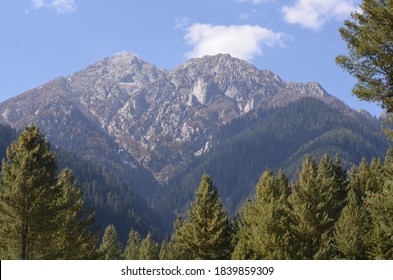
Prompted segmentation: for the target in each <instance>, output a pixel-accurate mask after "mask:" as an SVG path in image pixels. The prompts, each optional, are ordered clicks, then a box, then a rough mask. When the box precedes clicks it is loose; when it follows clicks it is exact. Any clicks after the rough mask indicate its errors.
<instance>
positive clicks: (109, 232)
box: [98, 224, 123, 260]
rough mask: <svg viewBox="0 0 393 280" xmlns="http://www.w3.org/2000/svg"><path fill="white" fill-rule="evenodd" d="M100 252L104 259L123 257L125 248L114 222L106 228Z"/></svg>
mask: <svg viewBox="0 0 393 280" xmlns="http://www.w3.org/2000/svg"><path fill="white" fill-rule="evenodd" d="M98 254H99V258H100V259H103V260H121V259H123V248H122V245H121V242H120V240H119V236H118V234H117V230H116V228H115V226H114V225H113V224H112V225H109V226H107V227H106V228H105V232H104V236H103V237H102V242H101V246H100V248H98Z"/></svg>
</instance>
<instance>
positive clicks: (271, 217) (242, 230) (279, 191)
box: [232, 169, 292, 259]
mask: <svg viewBox="0 0 393 280" xmlns="http://www.w3.org/2000/svg"><path fill="white" fill-rule="evenodd" d="M288 195H289V188H288V182H287V179H286V177H285V175H284V173H283V172H282V171H280V173H279V175H278V177H276V176H275V175H274V174H273V173H272V172H271V171H270V170H269V169H267V170H266V171H265V172H264V173H263V175H262V176H261V178H260V180H259V182H258V184H257V186H256V199H255V201H249V202H248V203H247V205H246V206H245V207H244V208H243V211H242V213H241V218H240V221H239V222H240V223H239V237H238V239H239V240H238V243H237V245H236V247H235V249H234V252H233V254H232V258H233V259H290V258H291V255H292V252H291V246H292V244H291V243H292V242H291V235H290V232H289V223H290V220H289V214H288V210H289V204H288Z"/></svg>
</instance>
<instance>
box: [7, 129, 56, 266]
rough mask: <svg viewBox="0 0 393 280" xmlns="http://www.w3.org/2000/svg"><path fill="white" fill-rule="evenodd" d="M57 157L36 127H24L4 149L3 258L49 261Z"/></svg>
mask: <svg viewBox="0 0 393 280" xmlns="http://www.w3.org/2000/svg"><path fill="white" fill-rule="evenodd" d="M56 172H57V161H56V157H55V156H54V154H53V153H52V152H51V150H50V145H49V143H48V142H46V140H45V137H44V135H43V134H41V132H40V131H39V129H38V128H37V127H36V126H27V127H25V128H24V129H23V131H22V132H21V134H20V136H19V137H18V139H17V140H16V141H15V142H13V143H12V144H11V145H10V147H9V148H8V149H7V158H6V159H4V160H3V164H2V172H1V181H0V244H3V246H2V247H3V250H2V251H3V252H2V255H3V256H2V258H6V259H51V258H53V257H54V255H56V253H55V252H53V250H52V248H54V244H53V242H54V238H53V237H54V235H55V232H56V231H57V228H56V225H57V223H55V217H56V211H55V207H56V205H55V204H56V201H57V198H58V195H59V191H58V188H56V184H55V181H56Z"/></svg>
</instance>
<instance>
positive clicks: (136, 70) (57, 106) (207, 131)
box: [0, 53, 354, 183]
mask: <svg viewBox="0 0 393 280" xmlns="http://www.w3.org/2000/svg"><path fill="white" fill-rule="evenodd" d="M304 96H308V97H309V96H313V97H315V98H319V99H321V100H323V101H325V102H327V103H330V104H332V106H336V107H341V108H342V109H343V110H347V111H348V112H349V113H354V111H353V110H351V109H349V108H348V107H347V106H346V105H344V104H343V103H342V102H341V101H339V100H338V99H336V98H334V97H332V96H330V95H329V94H328V93H327V92H326V91H325V90H324V89H323V88H322V87H321V86H320V85H319V84H318V83H294V82H286V81H282V80H281V79H280V77H279V76H277V75H276V74H274V73H272V72H271V71H268V70H259V69H257V68H255V67H254V66H252V65H251V64H249V63H247V62H246V61H243V60H240V59H236V58H233V57H231V56H230V55H216V56H206V57H203V58H200V59H191V60H189V61H187V62H186V63H184V64H182V65H180V66H178V67H176V68H174V69H172V70H164V69H160V68H157V67H155V66H154V65H151V64H149V63H147V62H145V61H143V60H142V59H141V58H139V57H138V56H137V55H135V54H132V53H121V54H118V55H115V56H112V57H109V58H105V59H103V60H101V61H98V62H97V63H95V64H93V65H91V66H89V67H87V68H86V69H84V70H82V71H80V72H77V73H75V74H72V75H70V76H68V77H66V78H62V77H60V78H57V79H55V80H53V81H51V82H49V83H47V84H44V85H42V86H40V87H38V88H36V89H32V90H30V91H27V92H26V93H24V94H22V95H19V96H17V97H15V98H12V99H9V100H7V101H4V102H2V103H0V122H2V123H7V124H10V125H12V126H14V127H17V128H21V127H22V126H24V125H26V124H28V123H32V122H34V123H37V124H38V125H39V126H40V127H41V129H42V130H43V131H44V132H45V133H46V135H48V137H49V138H50V140H51V141H52V142H53V143H54V144H55V145H59V146H61V147H64V148H67V149H70V150H72V151H75V152H77V153H80V154H81V155H83V156H84V157H87V158H89V159H94V160H98V161H114V162H122V163H123V164H126V165H129V166H131V168H132V167H133V166H135V164H140V165H143V166H144V167H145V168H146V169H147V170H149V172H151V173H152V174H153V175H154V177H155V178H156V179H157V180H158V181H159V182H161V183H164V182H166V181H167V180H168V179H169V178H170V177H171V176H172V175H174V174H176V173H177V172H178V171H181V170H183V169H184V168H186V167H187V165H188V164H189V163H190V162H191V161H192V160H193V159H194V158H195V157H198V156H200V155H202V154H203V153H205V152H206V151H208V150H209V148H210V147H211V145H212V144H213V143H212V141H213V140H214V137H213V136H214V134H215V133H217V131H218V130H219V129H220V127H222V126H223V125H225V124H226V123H228V122H230V121H231V120H233V119H235V118H239V117H242V116H243V115H244V114H247V113H250V112H253V111H255V110H266V109H269V108H273V107H280V106H285V105H287V104H288V103H290V102H293V101H295V100H297V99H299V98H302V97H304ZM114 165H116V164H114Z"/></svg>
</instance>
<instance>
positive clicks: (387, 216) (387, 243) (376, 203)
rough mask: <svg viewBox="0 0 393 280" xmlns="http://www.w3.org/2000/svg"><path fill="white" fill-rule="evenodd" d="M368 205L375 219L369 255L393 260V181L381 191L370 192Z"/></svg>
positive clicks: (373, 219) (386, 184)
mask: <svg viewBox="0 0 393 280" xmlns="http://www.w3.org/2000/svg"><path fill="white" fill-rule="evenodd" d="M366 205H367V209H368V210H369V211H370V213H371V218H372V221H373V231H372V236H371V248H370V250H369V257H370V258H372V259H388V260H393V181H390V180H388V181H386V183H385V187H384V188H383V190H382V191H381V192H380V193H369V194H368V197H367V199H366Z"/></svg>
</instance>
